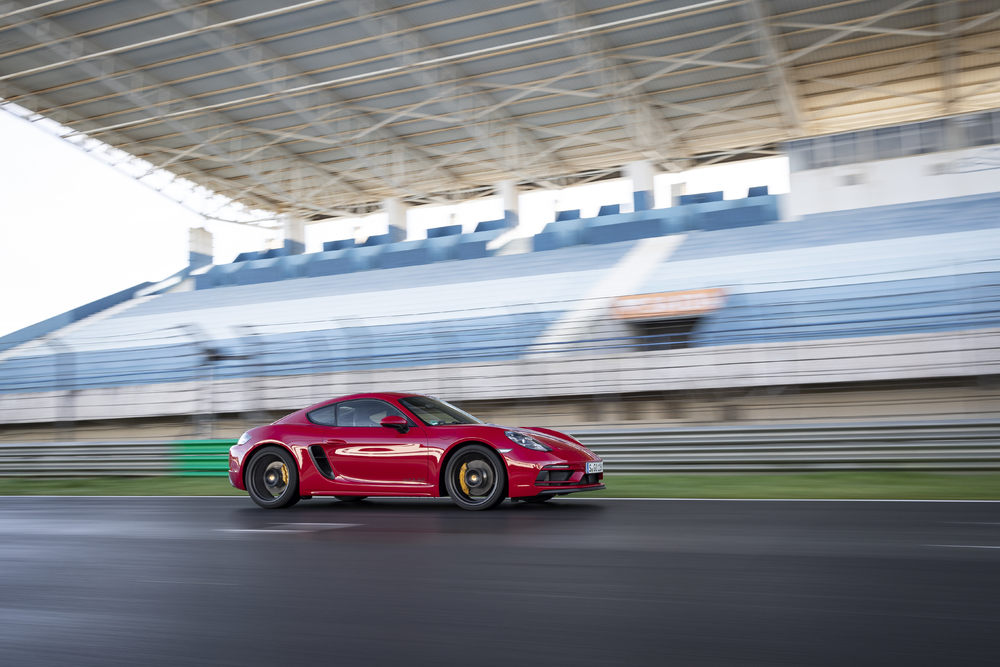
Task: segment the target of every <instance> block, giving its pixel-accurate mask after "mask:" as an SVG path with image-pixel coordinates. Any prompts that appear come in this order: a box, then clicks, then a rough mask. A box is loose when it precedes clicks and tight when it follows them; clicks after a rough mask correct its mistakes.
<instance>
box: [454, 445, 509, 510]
mask: <svg viewBox="0 0 1000 667" xmlns="http://www.w3.org/2000/svg"><path fill="white" fill-rule="evenodd" d="M444 474H445V478H444V484H445V488H446V489H447V490H448V495H449V496H451V499H452V501H453V502H454V503H455V504H456V505H458V506H459V507H461V508H462V509H466V510H488V509H493V508H494V507H496V506H497V505H499V504H500V503H502V502H503V499H504V497H506V490H507V469H506V468H505V467H504V464H503V461H501V460H500V457H499V456H497V454H496V453H495V452H494V451H493V450H492V449H490V448H489V447H485V446H483V445H467V446H465V447H463V448H462V449H461V450H459V451H458V453H457V454H455V455H454V456H453V457H452V458H451V460H450V461H448V466H447V468H446V469H445V473H444Z"/></svg>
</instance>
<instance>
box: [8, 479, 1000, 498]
mask: <svg viewBox="0 0 1000 667" xmlns="http://www.w3.org/2000/svg"><path fill="white" fill-rule="evenodd" d="M604 481H605V484H607V487H608V489H607V490H606V491H597V492H593V493H587V494H580V495H579V496H578V497H581V498H584V497H591V498H599V497H601V496H604V497H615V498H847V499H850V498H862V499H864V498H870V499H885V500H1000V473H968V474H959V473H924V472H830V473H793V474H785V475H615V474H610V475H607V476H606V477H605V480H604ZM245 494H246V492H245V491H238V490H236V489H234V488H233V487H232V486H230V485H229V480H228V479H226V478H225V477H223V476H218V473H216V476H205V475H196V476H184V477H180V476H175V477H132V478H129V477H95V478H89V479H59V480H41V479H25V478H0V495H8V496H38V495H61V496H241V495H245Z"/></svg>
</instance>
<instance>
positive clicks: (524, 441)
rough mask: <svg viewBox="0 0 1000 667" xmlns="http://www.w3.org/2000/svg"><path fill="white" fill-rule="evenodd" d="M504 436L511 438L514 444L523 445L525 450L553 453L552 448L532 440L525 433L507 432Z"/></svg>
mask: <svg viewBox="0 0 1000 667" xmlns="http://www.w3.org/2000/svg"><path fill="white" fill-rule="evenodd" d="M504 435H506V436H507V437H508V438H510V439H511V440H512V441H513V442H515V443H517V444H519V445H521V446H522V447H524V448H525V449H533V450H535V451H536V452H551V451H552V448H551V447H549V446H548V445H545V444H542V443H540V442H538V441H537V440H535V439H534V438H532V437H531V436H530V435H525V434H524V433H518V432H517V431H505V432H504Z"/></svg>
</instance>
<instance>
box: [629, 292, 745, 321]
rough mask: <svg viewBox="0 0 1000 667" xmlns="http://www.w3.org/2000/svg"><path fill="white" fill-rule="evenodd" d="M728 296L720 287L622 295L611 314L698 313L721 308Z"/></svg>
mask: <svg viewBox="0 0 1000 667" xmlns="http://www.w3.org/2000/svg"><path fill="white" fill-rule="evenodd" d="M725 300H726V291H725V290H724V289H721V288H716V287H713V288H711V289H693V290H688V291H686V292H660V293H659V294H635V295H632V296H623V297H620V298H619V299H617V300H616V301H615V304H614V305H613V306H612V307H611V312H612V314H613V315H614V316H615V317H617V318H619V319H623V320H666V319H671V318H678V317H696V316H698V315H703V314H705V313H709V312H711V311H713V310H718V309H719V308H721V307H722V304H723V302H724V301H725Z"/></svg>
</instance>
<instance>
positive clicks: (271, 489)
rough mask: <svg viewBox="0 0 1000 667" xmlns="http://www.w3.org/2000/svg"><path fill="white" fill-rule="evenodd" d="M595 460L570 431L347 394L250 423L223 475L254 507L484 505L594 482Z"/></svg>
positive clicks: (436, 403)
mask: <svg viewBox="0 0 1000 667" xmlns="http://www.w3.org/2000/svg"><path fill="white" fill-rule="evenodd" d="M603 473H604V463H603V461H601V458H600V457H599V456H597V455H596V454H594V453H593V452H592V451H590V450H589V449H587V448H586V447H584V446H583V445H581V444H580V443H579V442H577V441H576V440H574V439H573V438H572V437H571V436H568V435H566V434H565V433H560V432H558V431H553V430H551V429H546V428H507V427H504V426H497V425H495V424H484V423H483V422H481V421H479V420H478V419H476V418H475V417H473V416H472V415H469V414H467V413H465V412H463V411H461V410H459V409H458V408H456V407H455V406H453V405H450V404H448V403H446V402H445V401H442V400H439V399H436V398H432V397H430V396H421V395H419V394H402V393H378V394H355V395H353V396H344V397H342V398H335V399H332V400H329V401H324V402H322V403H317V404H316V405H313V406H311V407H308V408H305V409H303V410H299V411H298V412H293V413H292V414H290V415H288V416H287V417H283V418H281V419H279V420H278V421H276V422H274V423H273V424H270V425H268V426H258V427H257V428H252V429H250V430H249V431H247V432H246V433H244V434H243V436H242V437H241V438H240V439H239V442H237V444H236V445H234V446H233V447H232V448H231V449H230V450H229V481H230V482H231V483H232V485H233V486H235V487H236V488H238V489H244V490H246V491H247V492H248V493H249V494H250V497H251V498H252V499H253V501H254V502H255V503H257V504H258V505H260V506H261V507H265V508H269V509H277V508H280V507H289V506H291V505H294V504H295V503H297V502H298V501H299V500H301V499H302V498H313V497H323V496H332V497H334V498H336V499H338V500H341V501H345V502H352V501H357V500H361V499H363V498H367V497H369V496H424V497H436V496H449V497H451V499H452V500H453V501H454V502H455V504H457V505H458V506H459V507H462V508H464V509H468V510H485V509H490V508H493V507H496V506H497V505H499V504H500V503H501V502H503V500H504V499H505V498H508V497H509V498H511V499H512V500H514V501H525V502H529V503H536V502H544V501H546V500H549V499H550V498H552V497H554V496H559V495H564V494H567V493H575V492H578V491H596V490H598V489H603V488H604V484H602V483H601V480H602V479H603V478H604V474H603Z"/></svg>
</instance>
